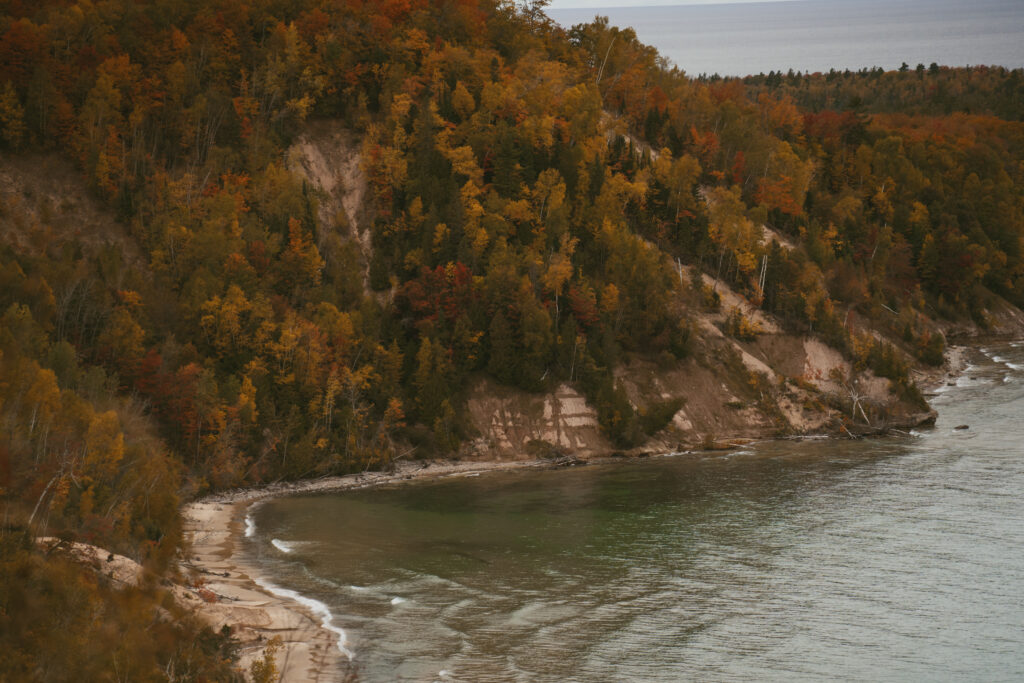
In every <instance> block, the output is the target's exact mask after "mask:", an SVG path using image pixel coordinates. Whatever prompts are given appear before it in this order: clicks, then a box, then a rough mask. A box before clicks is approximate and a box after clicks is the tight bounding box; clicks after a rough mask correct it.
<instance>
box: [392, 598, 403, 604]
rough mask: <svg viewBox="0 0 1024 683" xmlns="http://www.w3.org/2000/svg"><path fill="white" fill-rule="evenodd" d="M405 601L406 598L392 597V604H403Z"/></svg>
mask: <svg viewBox="0 0 1024 683" xmlns="http://www.w3.org/2000/svg"><path fill="white" fill-rule="evenodd" d="M403 602H405V598H391V604H392V605H401V604H402V603H403Z"/></svg>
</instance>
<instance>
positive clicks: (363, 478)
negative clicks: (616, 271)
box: [179, 345, 969, 683]
mask: <svg viewBox="0 0 1024 683" xmlns="http://www.w3.org/2000/svg"><path fill="white" fill-rule="evenodd" d="M968 352H969V348H968V347H966V346H960V345H957V346H951V347H949V348H947V353H946V362H945V363H944V364H943V366H942V367H940V368H935V369H933V370H931V371H922V372H920V373H919V374H917V376H915V378H914V379H915V382H916V383H917V384H918V385H919V386H920V387H921V390H922V391H923V392H926V393H928V394H929V395H935V392H937V391H938V390H941V389H942V388H944V387H945V386H946V385H947V384H949V382H950V381H955V379H956V378H957V377H959V376H960V375H961V374H962V373H963V371H964V370H965V369H966V368H967V366H968V362H967V358H966V356H967V353H968ZM807 436H808V437H811V438H815V437H816V438H821V437H822V436H824V437H826V438H828V437H829V436H833V435H828V434H826V435H807ZM760 440H762V439H749V438H742V439H741V438H736V439H723V440H720V441H719V443H722V444H728V448H714V449H711V450H707V449H698V450H693V451H684V452H682V453H678V454H672V455H679V454H689V455H693V456H696V457H712V456H713V455H714V453H716V452H721V451H722V450H731V449H732V448H734V447H737V446H740V445H746V444H749V443H751V442H754V441H760ZM734 442H735V443H734ZM661 455H669V454H668V453H666V454H661ZM633 457H640V456H632V457H627V458H622V457H612V456H610V455H608V456H599V457H591V458H586V459H576V458H572V457H570V458H562V459H555V460H542V459H531V460H485V461H454V460H435V461H425V462H409V461H406V462H402V463H399V464H398V465H397V466H396V468H395V469H394V470H393V471H391V472H362V473H357V474H350V475H343V476H331V477H323V478H320V479H307V480H303V481H298V482H280V483H274V484H270V485H267V486H263V487H259V488H248V489H238V490H233V491H225V492H222V493H216V494H212V495H210V496H207V497H204V498H202V499H199V500H196V501H193V502H191V503H187V504H186V505H184V506H183V507H182V517H183V519H184V533H185V536H186V538H187V539H188V548H189V550H188V553H189V555H188V558H186V559H183V560H182V561H181V562H179V566H180V567H181V570H182V572H183V574H185V575H186V576H190V577H192V578H193V579H199V580H200V581H201V582H202V584H203V585H202V586H201V588H200V591H199V592H203V591H204V590H205V591H206V593H205V594H206V598H205V599H204V601H202V603H201V604H200V606H199V612H200V614H202V615H204V616H205V618H206V619H207V621H208V622H209V623H210V625H211V626H212V627H213V628H214V629H215V630H219V629H220V628H221V627H222V626H225V625H226V626H230V627H231V628H232V631H233V634H234V636H235V638H236V639H237V640H238V642H239V645H240V649H239V654H240V659H239V667H240V668H241V669H242V670H243V671H245V672H248V669H249V666H250V665H251V663H252V662H253V661H255V660H257V659H260V658H261V657H262V656H263V653H264V651H265V649H266V647H267V645H268V643H269V641H270V640H271V639H272V638H275V637H279V638H280V639H281V647H280V649H279V650H278V651H277V655H276V662H277V666H278V671H279V673H280V680H281V681H283V682H285V683H287V682H288V681H321V680H323V681H345V680H354V679H355V677H356V671H357V668H358V652H355V653H353V652H352V651H351V650H350V649H349V647H348V638H347V634H346V633H345V631H344V629H343V628H341V627H338V626H335V625H334V624H333V617H334V615H332V614H331V612H330V611H329V610H328V608H327V607H326V605H323V603H320V602H319V601H316V600H313V599H311V598H308V597H306V596H303V595H301V594H299V593H297V592H295V591H292V590H289V589H286V588H282V587H279V586H276V585H275V584H273V582H271V581H269V580H268V579H267V578H266V577H264V576H261V575H260V574H259V572H258V569H257V568H255V567H252V566H251V565H249V564H247V563H246V561H245V560H244V558H243V557H242V549H241V543H242V542H243V539H244V538H246V537H250V536H251V535H252V532H253V527H252V522H251V518H249V517H248V514H247V513H248V511H249V510H250V509H251V507H252V506H253V505H254V504H258V503H259V502H261V501H265V500H269V499H271V498H276V497H280V496H285V495H293V494H308V493H326V492H334V491H348V490H356V489H363V488H371V487H380V486H388V485H394V484H404V483H408V482H410V481H423V480H428V479H440V478H445V477H459V476H471V475H478V474H482V473H484V472H494V471H514V470H528V469H558V468H562V467H567V466H573V465H577V464H603V463H612V462H621V461H623V460H630V459H632V458H633ZM656 457H657V456H656Z"/></svg>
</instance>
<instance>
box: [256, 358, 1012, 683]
mask: <svg viewBox="0 0 1024 683" xmlns="http://www.w3.org/2000/svg"><path fill="white" fill-rule="evenodd" d="M984 351H985V353H977V354H975V355H974V356H973V357H972V366H971V367H970V368H969V370H968V372H967V373H966V374H965V376H964V377H962V378H961V379H960V380H959V381H958V382H957V386H954V387H944V388H943V389H944V390H943V392H942V393H941V395H940V396H938V397H937V398H935V400H934V404H935V406H936V407H937V408H938V409H939V411H940V417H939V420H938V423H937V424H936V426H935V428H934V429H931V430H927V431H922V432H920V433H915V434H913V435H908V436H905V437H894V438H887V439H876V440H860V441H832V440H809V441H803V442H775V443H764V444H758V445H756V446H754V447H751V448H749V449H746V450H744V451H741V452H738V453H734V454H730V455H727V456H718V457H706V458H695V457H692V456H677V457H671V458H656V459H651V460H646V461H639V462H629V463H623V464H617V465H610V466H592V467H585V468H580V469H573V470H560V471H542V472H516V473H493V474H487V475H483V476H479V477H472V478H468V477H461V478H450V479H445V480H439V481H427V482H419V483H413V484H409V485H406V486H399V487H394V488H384V489H374V490H364V491H353V492H347V493H340V494H332V495H315V496H296V497H291V498H281V499H277V500H273V501H270V502H268V503H266V504H263V505H261V506H260V507H258V508H255V509H254V510H253V512H252V519H253V521H254V523H255V533H254V534H253V536H252V537H250V538H248V539H247V540H246V541H245V543H246V545H247V547H248V550H249V552H250V553H251V554H252V556H253V557H254V558H256V561H257V562H258V563H259V565H260V566H261V567H262V568H263V570H264V571H265V573H266V576H267V577H269V578H270V579H271V580H272V581H273V582H274V584H275V585H278V586H281V587H285V588H287V589H291V590H294V591H298V592H300V593H302V594H303V595H305V596H307V597H309V598H313V599H316V600H319V601H322V602H323V603H324V604H325V605H326V606H327V607H329V608H330V610H331V612H332V613H333V623H334V625H335V626H336V627H340V628H341V629H343V630H344V632H345V635H346V638H347V647H348V648H349V649H350V650H351V651H352V652H353V653H354V661H355V662H356V664H357V665H358V667H359V672H360V676H361V680H364V681H395V680H410V681H431V680H451V681H456V680H458V681H564V680H579V681H595V680H606V681H607V680H644V681H678V680H737V681H739V680H744V681H746V680H822V679H835V678H841V679H844V680H872V681H877V680H892V681H896V680H899V681H905V680H929V681H932V680H956V681H964V680H976V681H999V680H1021V679H1022V678H1024V508H1022V505H1021V492H1022V491H1024V438H1022V436H1024V430H1022V429H1021V428H1020V424H1021V422H1022V418H1024V370H1022V368H1024V346H1022V345H1020V344H1018V345H1016V346H1014V345H1010V344H1001V345H993V346H992V347H989V348H987V349H985V350H984ZM964 423H966V424H969V425H970V429H968V430H955V429H953V428H954V427H955V426H957V425H960V424H964Z"/></svg>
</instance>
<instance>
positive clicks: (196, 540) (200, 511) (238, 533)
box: [179, 460, 593, 682]
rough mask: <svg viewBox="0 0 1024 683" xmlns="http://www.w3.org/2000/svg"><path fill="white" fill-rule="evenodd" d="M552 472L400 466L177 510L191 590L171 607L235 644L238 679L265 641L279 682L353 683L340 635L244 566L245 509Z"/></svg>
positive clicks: (354, 658) (236, 494)
mask: <svg viewBox="0 0 1024 683" xmlns="http://www.w3.org/2000/svg"><path fill="white" fill-rule="evenodd" d="M590 462H593V461H590ZM560 464H563V465H564V464H566V463H565V462H561V461H551V460H522V461H519V460H517V461H492V462H452V461H438V462H428V463H424V462H417V463H402V464H401V465H400V466H399V467H397V468H396V469H395V471H394V472H367V473H361V474H353V475H348V476H344V477H325V478H322V479H313V480H307V481H301V482H294V483H286V484H272V485H270V486H266V487H263V488H259V489H241V490H238V491H230V492H225V493H221V494H217V495H214V496H209V497H207V498H204V499H202V500H198V501H195V502H192V503H189V504H187V505H186V506H185V507H184V508H183V509H182V516H183V518H184V522H185V535H186V538H187V539H188V542H189V546H188V547H189V554H188V556H187V558H185V559H183V561H182V562H181V568H182V572H183V573H184V574H185V575H186V576H189V577H191V578H192V581H193V582H194V583H195V584H197V585H198V590H194V591H191V592H187V591H185V592H183V595H179V599H181V598H182V597H184V599H185V600H187V602H188V604H191V605H194V606H196V607H197V608H198V609H199V611H200V613H201V614H203V615H204V616H205V617H206V619H207V620H208V621H209V622H210V625H211V626H212V627H213V628H214V629H215V630H219V629H220V628H221V627H222V626H224V625H228V626H230V627H232V629H233V631H234V635H235V637H236V638H237V639H238V641H239V643H240V644H241V653H240V654H241V658H240V662H239V664H240V666H241V668H242V669H243V670H245V671H246V672H248V670H249V666H250V665H251V663H252V662H253V661H254V660H257V659H260V658H261V657H262V656H263V653H264V651H265V649H266V647H267V644H268V643H269V642H270V640H271V639H273V638H275V637H277V638H280V640H281V648H280V649H279V650H278V651H277V654H276V658H275V659H276V662H277V667H278V670H279V671H280V674H281V678H280V680H281V681H285V682H290V681H295V682H298V681H345V680H355V679H356V674H357V672H358V666H359V654H358V653H351V652H348V648H347V647H345V645H346V643H345V640H344V636H343V635H342V634H343V631H342V632H341V633H339V631H341V629H339V628H338V627H337V626H331V625H325V624H324V615H323V614H321V613H318V611H317V609H316V606H315V605H313V604H304V603H305V602H310V601H303V602H300V601H299V600H297V599H295V598H296V597H298V596H294V597H292V596H290V595H289V592H288V591H282V590H281V589H276V590H275V589H274V587H273V584H272V583H270V582H269V581H268V579H267V578H266V577H262V576H260V575H259V574H258V572H257V570H256V569H255V568H253V567H250V566H248V565H247V564H246V562H245V561H244V558H243V556H242V552H241V543H242V542H243V540H244V538H245V513H246V510H247V509H248V508H249V506H250V505H252V504H253V503H255V502H257V501H259V500H263V499H267V498H272V497H275V496H281V495H288V494H297V493H314V492H319V491H343V490H350V489H359V488H366V487H371V486H386V485H388V484H397V483H402V482H407V481H411V480H414V479H428V478H437V477H453V476H468V475H473V474H479V473H481V472H489V471H495V470H514V469H529V468H550V467H557V466H559V465H560ZM272 591H273V592H272ZM275 593H277V594H275ZM332 628H333V630H332ZM347 652H348V653H347ZM349 654H350V655H351V658H350V657H349Z"/></svg>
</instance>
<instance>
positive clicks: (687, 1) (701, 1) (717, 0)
mask: <svg viewBox="0 0 1024 683" xmlns="http://www.w3.org/2000/svg"><path fill="white" fill-rule="evenodd" d="M766 1H767V2H785V1H786V0H551V4H550V5H548V9H556V10H557V9H579V8H581V7H644V6H646V5H724V4H727V3H735V2H766Z"/></svg>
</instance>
